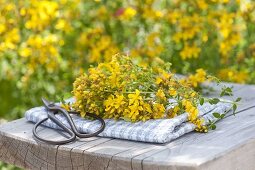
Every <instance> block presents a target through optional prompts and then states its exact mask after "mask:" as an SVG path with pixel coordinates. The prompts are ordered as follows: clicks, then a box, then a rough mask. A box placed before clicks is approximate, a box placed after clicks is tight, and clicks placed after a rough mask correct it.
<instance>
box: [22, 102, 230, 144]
mask: <svg viewBox="0 0 255 170" xmlns="http://www.w3.org/2000/svg"><path fill="white" fill-rule="evenodd" d="M70 101H71V102H73V100H72V99H71V100H70ZM70 101H69V102H70ZM231 107H232V105H231V104H229V103H223V102H219V103H218V104H216V105H211V104H209V103H204V104H203V105H202V106H198V110H199V116H201V117H203V118H204V120H205V124H207V123H208V122H209V120H211V121H214V120H216V118H215V117H214V116H213V113H214V112H218V113H220V114H222V113H226V112H228V111H229V110H230V109H231ZM47 112H48V111H47V110H46V108H45V107H44V106H41V107H35V108H32V109H30V110H28V111H26V113H25V117H26V119H27V120H28V121H31V122H34V123H36V122H38V121H40V120H42V119H44V118H46V117H47ZM56 116H57V118H58V119H60V120H61V121H62V122H63V123H64V124H65V125H67V126H69V124H68V123H67V120H66V119H65V117H64V116H63V115H61V114H57V115H56ZM71 116H72V118H73V120H74V123H75V125H76V126H77V129H78V130H79V131H80V132H81V133H92V132H94V131H95V130H96V129H98V128H99V127H100V125H101V124H100V122H99V121H97V120H88V119H84V118H81V117H79V116H77V115H71ZM187 119H188V113H184V114H181V115H179V116H176V117H174V118H172V119H152V120H148V121H145V122H142V121H140V122H136V123H131V122H127V121H124V120H113V119H105V124H106V125H105V129H104V131H103V132H101V133H100V134H99V135H98V136H102V137H112V138H119V139H127V140H133V141H141V142H152V143H167V142H170V141H172V140H174V139H176V138H178V137H180V136H182V135H184V134H186V133H189V132H191V131H193V130H194V129H195V125H194V124H192V123H189V122H188V121H187ZM44 125H45V126H47V127H50V128H54V129H61V128H60V127H58V125H56V124H55V123H54V122H52V121H51V120H49V119H48V120H47V121H46V122H44Z"/></svg>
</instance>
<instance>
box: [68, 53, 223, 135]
mask: <svg viewBox="0 0 255 170" xmlns="http://www.w3.org/2000/svg"><path fill="white" fill-rule="evenodd" d="M170 67H171V64H170V63H160V66H159V65H157V64H155V65H154V66H152V67H142V66H139V65H137V64H135V63H134V62H132V60H131V58H130V57H128V56H124V55H120V54H117V55H115V56H113V58H112V60H111V61H110V62H105V63H100V64H99V65H98V66H97V67H91V68H90V69H89V70H88V73H87V74H86V73H84V74H82V75H81V76H80V77H78V78H77V79H76V80H75V82H74V89H73V95H74V97H75V99H76V101H75V102H74V103H73V104H72V106H71V107H72V108H73V109H75V110H76V111H78V112H80V114H81V116H82V117H84V116H86V113H87V112H90V113H95V114H97V115H99V116H101V117H103V118H113V119H124V120H126V121H131V122H136V121H146V120H149V119H160V118H173V117H175V116H177V115H180V114H183V113H185V112H187V113H188V115H189V116H188V120H189V121H190V122H191V123H193V124H195V125H196V126H197V130H198V131H207V127H205V126H204V125H203V119H202V118H200V117H199V114H198V108H197V106H198V104H200V105H203V103H204V102H205V101H208V102H209V103H211V104H217V103H218V102H219V101H220V100H219V99H218V98H213V99H209V98H208V99H207V98H204V97H202V96H201V95H200V93H199V92H197V91H196V89H198V87H199V83H201V82H204V81H206V80H211V79H212V77H211V76H207V75H206V72H205V71H204V70H201V69H199V70H197V73H196V74H195V75H191V76H188V77H185V78H177V77H176V76H175V75H174V74H173V73H172V72H171V71H170Z"/></svg>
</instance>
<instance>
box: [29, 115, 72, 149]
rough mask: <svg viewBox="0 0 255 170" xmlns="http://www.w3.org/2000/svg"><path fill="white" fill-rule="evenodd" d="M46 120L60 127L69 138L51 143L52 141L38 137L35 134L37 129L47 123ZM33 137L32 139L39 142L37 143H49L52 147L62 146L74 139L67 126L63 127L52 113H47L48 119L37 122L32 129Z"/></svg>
mask: <svg viewBox="0 0 255 170" xmlns="http://www.w3.org/2000/svg"><path fill="white" fill-rule="evenodd" d="M48 119H50V120H52V121H53V122H54V123H56V124H57V125H58V126H59V127H61V128H62V129H63V130H64V131H65V132H67V133H68V134H69V135H70V138H67V139H64V140H59V141H53V140H48V139H44V138H42V137H40V136H39V135H38V133H37V131H36V130H37V128H38V127H39V126H40V125H41V124H42V123H43V122H45V121H47V120H48ZM33 135H34V137H35V138H36V139H37V140H39V141H42V142H45V143H49V144H52V145H62V144H66V143H70V142H72V141H74V140H75V138H76V135H75V133H74V132H73V131H72V130H70V129H69V128H68V127H67V126H65V125H64V124H63V123H61V122H60V121H59V120H58V118H56V116H55V115H54V114H53V113H50V112H49V113H48V117H46V118H44V119H42V120H40V121H39V122H37V123H36V124H35V126H34V128H33Z"/></svg>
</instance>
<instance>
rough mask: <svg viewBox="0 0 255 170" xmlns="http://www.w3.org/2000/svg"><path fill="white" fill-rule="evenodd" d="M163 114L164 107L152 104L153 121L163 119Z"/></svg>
mask: <svg viewBox="0 0 255 170" xmlns="http://www.w3.org/2000/svg"><path fill="white" fill-rule="evenodd" d="M164 114H165V107H164V105H163V104H159V103H155V104H153V119H160V118H163V117H164Z"/></svg>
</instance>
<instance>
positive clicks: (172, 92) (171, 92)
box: [169, 87, 177, 97]
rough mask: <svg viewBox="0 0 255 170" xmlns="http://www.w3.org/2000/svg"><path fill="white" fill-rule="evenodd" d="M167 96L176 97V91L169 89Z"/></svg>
mask: <svg viewBox="0 0 255 170" xmlns="http://www.w3.org/2000/svg"><path fill="white" fill-rule="evenodd" d="M169 94H170V95H171V96H173V97H175V96H176V95H177V91H176V90H175V89H174V88H173V87H171V88H170V89H169Z"/></svg>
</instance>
